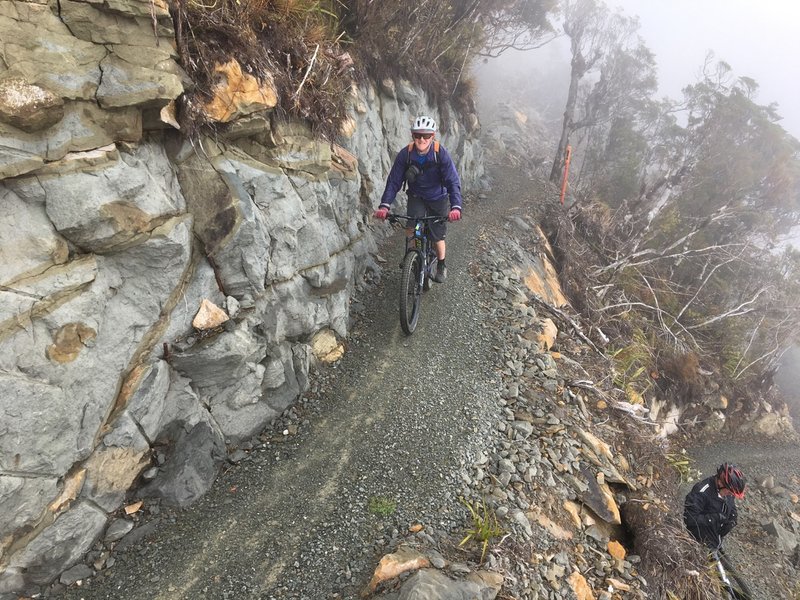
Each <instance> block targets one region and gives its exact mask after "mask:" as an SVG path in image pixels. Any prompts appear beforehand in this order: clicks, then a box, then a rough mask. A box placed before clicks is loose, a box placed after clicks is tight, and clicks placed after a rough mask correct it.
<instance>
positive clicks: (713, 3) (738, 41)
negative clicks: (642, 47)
mask: <svg viewBox="0 0 800 600" xmlns="http://www.w3.org/2000/svg"><path fill="white" fill-rule="evenodd" d="M607 3H608V5H609V6H611V7H616V8H618V9H620V10H621V11H622V12H623V13H624V14H625V15H627V16H634V15H636V16H638V17H639V21H640V30H639V32H640V35H641V36H642V38H643V39H644V40H645V43H646V45H647V46H648V48H650V49H651V50H652V51H653V52H654V54H655V55H656V62H657V64H658V79H659V96H668V97H669V98H672V99H674V100H680V99H681V98H682V93H681V90H682V89H683V88H684V87H686V86H687V85H690V84H693V83H696V82H697V81H699V79H700V72H701V68H702V66H703V64H704V62H705V60H706V56H707V55H708V53H709V52H713V53H714V59H715V62H716V61H718V60H721V61H725V62H726V63H728V64H729V65H730V66H731V68H732V69H733V74H734V75H735V76H737V77H745V76H746V77H751V78H752V79H754V80H755V81H756V82H757V83H758V84H759V91H758V95H757V97H756V101H757V102H758V103H759V104H764V105H767V104H771V103H777V104H778V114H780V115H781V116H782V117H783V119H782V121H781V122H780V124H781V125H782V126H783V128H784V129H786V130H787V131H788V132H789V133H791V134H792V135H793V136H794V137H796V138H798V139H800V101H798V98H800V1H797V0H763V1H762V2H754V1H753V0H700V1H698V0H607ZM474 75H475V77H476V79H477V81H478V83H479V93H478V99H479V102H480V103H481V104H482V108H483V109H484V110H489V109H491V108H492V104H494V103H496V102H498V101H502V100H511V101H513V102H519V100H520V97H521V96H522V97H529V98H530V104H531V106H535V107H536V108H537V110H538V111H540V113H544V114H541V116H542V117H544V118H545V120H547V121H550V120H551V119H552V118H555V119H556V120H558V118H560V116H561V115H562V114H563V109H564V100H565V98H566V92H567V86H568V85H569V42H568V41H567V39H566V38H565V37H564V36H562V37H560V38H558V39H557V40H555V41H554V42H551V43H550V44H547V45H546V46H544V47H542V48H540V49H538V50H532V51H528V52H513V51H510V52H506V53H504V54H503V55H501V56H500V57H499V58H497V59H490V60H489V61H488V62H484V63H480V64H478V65H477V66H476V67H475V69H474ZM523 88H525V90H526V91H527V93H526V94H521V95H520V94H518V93H515V92H519V91H522V89H523ZM534 96H535V97H534ZM484 114H485V113H484Z"/></svg>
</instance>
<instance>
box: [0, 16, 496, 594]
mask: <svg viewBox="0 0 800 600" xmlns="http://www.w3.org/2000/svg"><path fill="white" fill-rule="evenodd" d="M154 32H155V35H154ZM0 47H2V53H1V54H0V56H2V57H3V59H2V60H0V205H1V206H2V211H0V300H1V301H0V505H1V506H2V507H3V509H2V511H0V597H4V594H9V595H13V597H16V596H17V595H20V594H25V595H29V594H34V593H36V592H37V586H40V585H44V584H47V583H49V582H51V581H53V580H55V579H56V578H58V576H59V575H60V573H61V572H63V571H65V570H66V569H69V568H70V567H71V566H72V565H74V564H75V562H76V561H78V560H79V559H80V558H81V557H82V556H83V555H84V554H85V553H86V552H87V550H89V548H90V547H91V546H92V544H93V543H94V542H95V541H96V540H97V539H99V538H100V537H101V536H103V535H104V531H105V529H106V527H107V526H108V524H109V523H111V522H113V518H111V517H110V515H111V514H112V513H114V512H115V511H117V510H118V509H119V508H120V506H121V505H122V502H123V501H124V500H125V498H126V495H127V494H129V493H130V492H131V491H133V492H135V495H137V496H141V497H144V496H149V497H158V498H161V499H162V500H163V501H166V502H171V503H173V504H176V505H179V506H185V505H187V504H189V503H191V502H192V501H194V500H196V499H197V498H199V497H200V496H201V495H202V494H203V493H205V491H206V490H207V489H208V487H209V486H210V485H211V483H212V482H213V480H214V478H215V477H216V474H217V471H218V468H219V465H220V463H221V461H222V460H224V458H225V453H226V451H229V450H230V449H231V448H235V447H236V446H237V445H238V444H239V443H241V442H243V441H246V440H247V439H248V438H250V437H251V436H253V435H254V434H256V433H258V432H259V431H260V430H261V429H262V428H263V427H264V426H266V425H267V424H269V422H270V421H271V420H272V419H273V418H275V417H276V416H277V415H279V414H280V413H281V412H282V411H283V410H284V409H285V408H286V407H287V406H288V405H289V404H290V403H292V402H293V401H294V400H295V399H296V398H297V396H298V395H299V394H300V393H302V392H303V391H304V390H305V389H306V387H307V385H308V372H309V368H312V367H313V365H314V364H316V362H317V361H323V362H324V361H332V360H336V359H337V358H338V356H340V355H341V350H342V349H343V346H342V345H341V344H340V343H339V342H338V341H337V340H339V339H343V338H346V336H347V334H348V324H349V315H348V307H349V304H350V298H351V295H352V294H353V292H354V290H356V288H357V286H359V285H361V284H360V282H361V281H362V280H363V275H364V272H365V270H366V269H367V268H368V266H369V265H372V264H373V262H374V261H373V259H372V258H371V257H370V253H371V252H374V250H375V248H376V240H375V235H378V236H380V235H383V230H382V229H378V230H377V232H373V230H372V228H371V226H370V223H369V219H368V215H369V212H370V210H369V209H370V207H372V206H375V205H377V202H378V198H379V196H380V193H381V192H382V188H383V181H384V179H385V176H386V174H387V173H388V169H389V167H390V165H391V161H392V160H393V158H394V156H393V153H392V154H390V152H388V151H387V148H394V149H397V150H399V149H400V148H401V147H402V146H403V145H404V144H405V143H407V138H408V124H409V123H410V121H411V119H412V118H413V116H414V115H415V114H417V113H420V112H424V113H426V114H431V113H433V114H435V112H436V111H435V110H434V109H432V107H430V106H429V105H427V104H426V101H425V99H424V98H425V96H424V94H423V93H421V92H419V91H415V90H414V89H413V88H411V87H410V86H408V85H407V84H403V83H402V82H400V83H398V84H397V85H394V86H391V87H392V88H393V89H396V90H403V93H402V94H399V93H393V94H390V95H389V94H387V93H386V92H378V91H377V89H376V88H374V87H369V86H366V87H363V88H360V89H358V90H354V92H353V97H352V106H353V108H352V113H351V118H350V119H349V121H348V126H347V127H346V128H345V130H344V133H346V135H347V136H348V137H347V139H346V141H345V142H344V143H343V145H342V146H339V145H336V144H329V143H324V142H322V141H320V140H318V139H315V138H314V136H313V135H312V134H311V132H310V131H309V129H308V127H307V126H305V125H304V124H303V123H297V122H286V121H281V122H280V123H279V122H278V121H277V120H274V119H273V118H272V114H271V112H270V111H271V110H272V107H274V106H275V98H274V92H273V91H272V90H271V89H270V88H269V87H264V86H261V87H258V86H255V85H254V82H253V81H250V80H249V79H248V78H247V76H242V74H241V70H240V69H238V70H237V65H235V64H228V65H224V66H221V67H220V73H221V76H220V78H219V85H218V88H217V89H215V95H216V97H217V98H220V99H222V100H223V101H224V102H225V103H226V105H227V106H230V107H232V108H231V110H230V111H228V112H220V113H219V114H217V115H216V117H215V116H214V115H210V116H211V117H212V118H216V119H217V120H220V121H230V125H229V127H228V129H227V130H226V131H227V133H226V134H224V135H220V136H217V137H214V138H213V139H210V138H206V139H200V140H195V142H194V143H189V142H188V141H186V140H184V139H182V138H181V137H180V134H179V132H177V131H176V130H174V129H173V128H172V127H171V126H170V125H169V124H168V121H170V119H169V118H166V119H165V120H164V121H161V120H159V119H158V115H159V114H161V115H167V116H168V115H169V114H171V112H170V111H171V110H172V109H171V108H170V106H171V104H170V103H171V102H172V101H173V100H174V99H175V98H176V97H178V96H179V95H180V94H181V93H182V91H183V87H182V86H183V84H182V82H183V81H184V76H183V74H182V71H181V69H180V67H179V65H178V64H177V62H176V56H175V51H174V33H173V30H172V20H171V18H170V15H169V11H168V9H167V5H166V4H165V3H163V2H160V1H159V0H156V1H155V2H149V1H145V0H114V1H109V2H102V3H100V2H73V1H71V0H61V1H60V2H58V3H52V4H47V3H40V2H23V1H16V0H11V1H9V0H5V1H2V2H0ZM222 75H224V76H222ZM226 85H227V86H228V88H226V87H225V86H226ZM212 108H214V107H213V106H212V107H211V108H209V110H212ZM442 141H443V143H444V144H445V145H446V146H447V147H448V149H450V150H451V151H452V153H453V155H454V156H455V157H457V159H458V161H459V163H458V167H459V170H460V172H461V173H462V178H463V184H464V187H465V188H466V189H469V187H470V184H471V183H473V182H474V181H476V180H477V179H478V178H479V177H480V176H481V175H482V168H481V154H480V150H479V148H478V147H477V146H476V144H475V143H474V142H473V141H472V140H471V139H470V138H469V136H468V134H467V133H466V132H465V131H462V129H461V128H460V127H459V126H457V125H456V126H454V128H453V130H452V131H451V132H449V133H448V134H446V135H444V137H443V140H442ZM204 302H206V303H207V306H208V305H211V306H215V307H227V311H226V314H224V313H225V311H222V309H218V312H219V314H217V315H216V316H217V318H216V320H212V321H213V323H214V325H212V326H209V327H206V326H205V325H202V326H198V327H197V328H195V327H194V326H193V324H192V322H193V319H195V317H196V316H197V314H198V311H199V310H200V308H201V306H202V305H203V303H204ZM226 316H227V318H226ZM204 322H205V321H204ZM197 323H199V321H198V322H196V324H197ZM323 342H324V343H323ZM145 471H146V472H147V476H146V477H144V478H143V479H146V480H147V482H148V483H147V485H146V486H145V487H144V488H141V489H138V490H137V489H136V488H135V487H134V486H135V485H136V483H135V482H137V481H139V480H140V479H141V478H140V475H141V474H142V473H143V472H145Z"/></svg>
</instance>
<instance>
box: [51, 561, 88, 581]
mask: <svg viewBox="0 0 800 600" xmlns="http://www.w3.org/2000/svg"><path fill="white" fill-rule="evenodd" d="M92 575H94V571H93V570H92V568H91V567H89V566H88V565H84V564H80V563H79V564H77V565H75V566H74V567H71V568H69V569H67V570H66V571H64V572H63V573H62V574H61V577H59V578H58V581H59V583H61V584H62V585H72V584H73V583H75V582H76V581H80V580H82V579H88V578H89V577H91V576H92Z"/></svg>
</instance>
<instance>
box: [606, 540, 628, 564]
mask: <svg viewBox="0 0 800 600" xmlns="http://www.w3.org/2000/svg"><path fill="white" fill-rule="evenodd" d="M608 553H609V554H610V555H611V556H613V557H614V558H615V559H617V560H625V548H624V547H623V546H622V544H620V543H619V542H618V541H616V540H611V541H610V542H608Z"/></svg>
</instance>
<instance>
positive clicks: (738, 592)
mask: <svg viewBox="0 0 800 600" xmlns="http://www.w3.org/2000/svg"><path fill="white" fill-rule="evenodd" d="M711 558H712V560H713V561H714V563H715V566H716V567H717V572H718V573H719V577H720V580H721V582H722V588H723V591H724V592H725V594H726V597H727V598H728V600H752V598H753V593H752V592H751V591H750V587H749V586H748V585H747V584H746V583H745V582H744V581H743V580H742V578H741V577H740V576H739V575H738V574H737V573H736V570H735V569H734V568H733V565H731V561H730V560H728V557H727V556H725V553H724V552H722V550H721V549H718V550H713V551H712V552H711Z"/></svg>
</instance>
